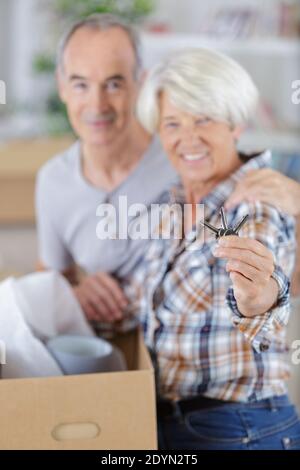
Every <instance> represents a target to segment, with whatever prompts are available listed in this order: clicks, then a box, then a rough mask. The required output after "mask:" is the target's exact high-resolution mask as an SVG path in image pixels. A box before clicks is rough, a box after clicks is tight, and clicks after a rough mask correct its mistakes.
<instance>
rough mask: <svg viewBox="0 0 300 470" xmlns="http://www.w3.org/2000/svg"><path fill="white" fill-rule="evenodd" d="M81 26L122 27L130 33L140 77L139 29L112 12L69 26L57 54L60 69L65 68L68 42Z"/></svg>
mask: <svg viewBox="0 0 300 470" xmlns="http://www.w3.org/2000/svg"><path fill="white" fill-rule="evenodd" d="M81 28H88V29H94V30H99V31H105V30H108V29H110V28H121V29H122V30H123V31H124V32H125V33H126V34H127V35H128V38H129V41H130V43H131V45H132V48H133V52H134V55H135V60H136V65H135V70H134V75H135V78H136V79H137V78H138V77H139V74H140V71H141V68H142V59H141V45H140V37H139V34H138V31H137V29H136V28H135V27H134V26H132V25H131V24H129V23H128V22H127V21H125V20H124V19H123V18H120V17H119V16H117V15H112V14H110V13H97V14H93V15H90V16H87V17H86V18H84V19H82V20H80V21H77V22H76V23H74V24H73V25H72V26H71V27H69V29H68V30H67V31H66V32H65V33H64V34H63V36H62V37H61V39H60V41H59V44H58V48H57V54H56V67H57V69H58V70H61V71H62V70H63V63H64V61H63V59H64V52H65V49H66V46H67V44H68V42H69V41H70V39H71V37H72V36H73V34H74V33H75V32H76V31H77V30H78V29H81Z"/></svg>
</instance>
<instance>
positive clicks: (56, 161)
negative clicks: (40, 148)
mask: <svg viewBox="0 0 300 470" xmlns="http://www.w3.org/2000/svg"><path fill="white" fill-rule="evenodd" d="M78 155H79V142H78V141H76V142H74V143H73V144H72V145H71V146H70V147H69V148H67V149H66V150H64V151H63V152H60V153H58V154H56V155H54V156H53V157H52V158H50V160H48V161H47V162H46V163H44V165H42V166H41V168H40V169H39V171H38V174H37V178H38V180H42V181H43V183H45V182H51V181H56V183H57V182H58V181H59V180H60V178H62V179H63V181H64V182H65V183H66V181H68V179H69V178H70V177H72V175H73V174H74V172H75V170H76V165H77V163H78V162H77V158H78Z"/></svg>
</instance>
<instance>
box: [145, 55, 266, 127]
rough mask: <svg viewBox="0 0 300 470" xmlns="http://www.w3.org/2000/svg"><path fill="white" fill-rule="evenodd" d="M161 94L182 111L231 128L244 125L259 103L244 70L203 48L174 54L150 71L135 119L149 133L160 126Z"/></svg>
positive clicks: (233, 61)
mask: <svg viewBox="0 0 300 470" xmlns="http://www.w3.org/2000/svg"><path fill="white" fill-rule="evenodd" d="M162 91H166V92H167V93H168V95H169V98H170V100H171V101H172V103H173V104H174V105H175V106H177V107H178V108H180V109H181V110H183V111H186V112H188V113H191V114H194V115H204V116H207V117H209V118H211V119H212V120H215V121H221V122H227V123H228V124H229V125H231V126H233V127H235V126H238V125H243V124H246V123H247V122H248V120H249V119H250V118H251V117H252V115H253V113H254V110H255V108H256V106H257V103H258V91H257V88H256V86H255V84H254V83H253V81H252V79H251V77H250V76H249V74H248V73H247V72H246V70H245V69H244V68H243V67H242V66H241V65H239V64H238V63H237V62H236V61H235V60H233V59H232V58H230V57H228V56H226V55H224V54H221V53H220V52H216V51H214V50H211V49H205V48H193V49H183V50H181V51H177V52H175V53H174V54H172V55H171V56H169V57H168V58H167V59H166V60H165V61H163V62H162V63H160V64H158V65H156V66H155V67H154V68H153V69H152V70H151V71H150V73H149V75H148V77H147V78H146V80H145V82H144V84H143V86H142V89H141V92H140V95H139V98H138V102H137V117H138V119H139V120H140V122H141V124H142V125H143V127H144V128H145V129H146V130H147V131H148V132H150V133H151V134H153V133H155V132H156V130H157V128H158V125H159V119H160V116H159V103H158V100H159V95H160V92H162Z"/></svg>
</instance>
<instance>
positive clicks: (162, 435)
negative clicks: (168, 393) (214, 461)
mask: <svg viewBox="0 0 300 470" xmlns="http://www.w3.org/2000/svg"><path fill="white" fill-rule="evenodd" d="M158 437H159V448H160V450H176V449H180V450H276V449H277V450H280V449H282V450H284V449H286V450H288V449H297V450H300V420H299V418H298V416H297V412H296V410H295V408H294V406H293V405H291V403H290V401H289V399H288V397H287V396H286V395H284V396H280V397H273V398H270V399H266V400H261V401H257V402H254V403H227V404H225V405H224V406H221V407H215V408H210V409H206V410H205V409H202V410H199V411H198V410H197V411H192V412H188V413H186V414H184V415H183V414H181V413H178V412H177V413H174V414H173V415H171V416H165V417H162V416H158Z"/></svg>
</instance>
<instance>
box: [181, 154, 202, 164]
mask: <svg viewBox="0 0 300 470" xmlns="http://www.w3.org/2000/svg"><path fill="white" fill-rule="evenodd" d="M207 157H208V152H201V153H193V154H192V153H191V154H181V158H182V159H183V160H184V161H185V162H200V161H201V160H205V159H206V158H207Z"/></svg>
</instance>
